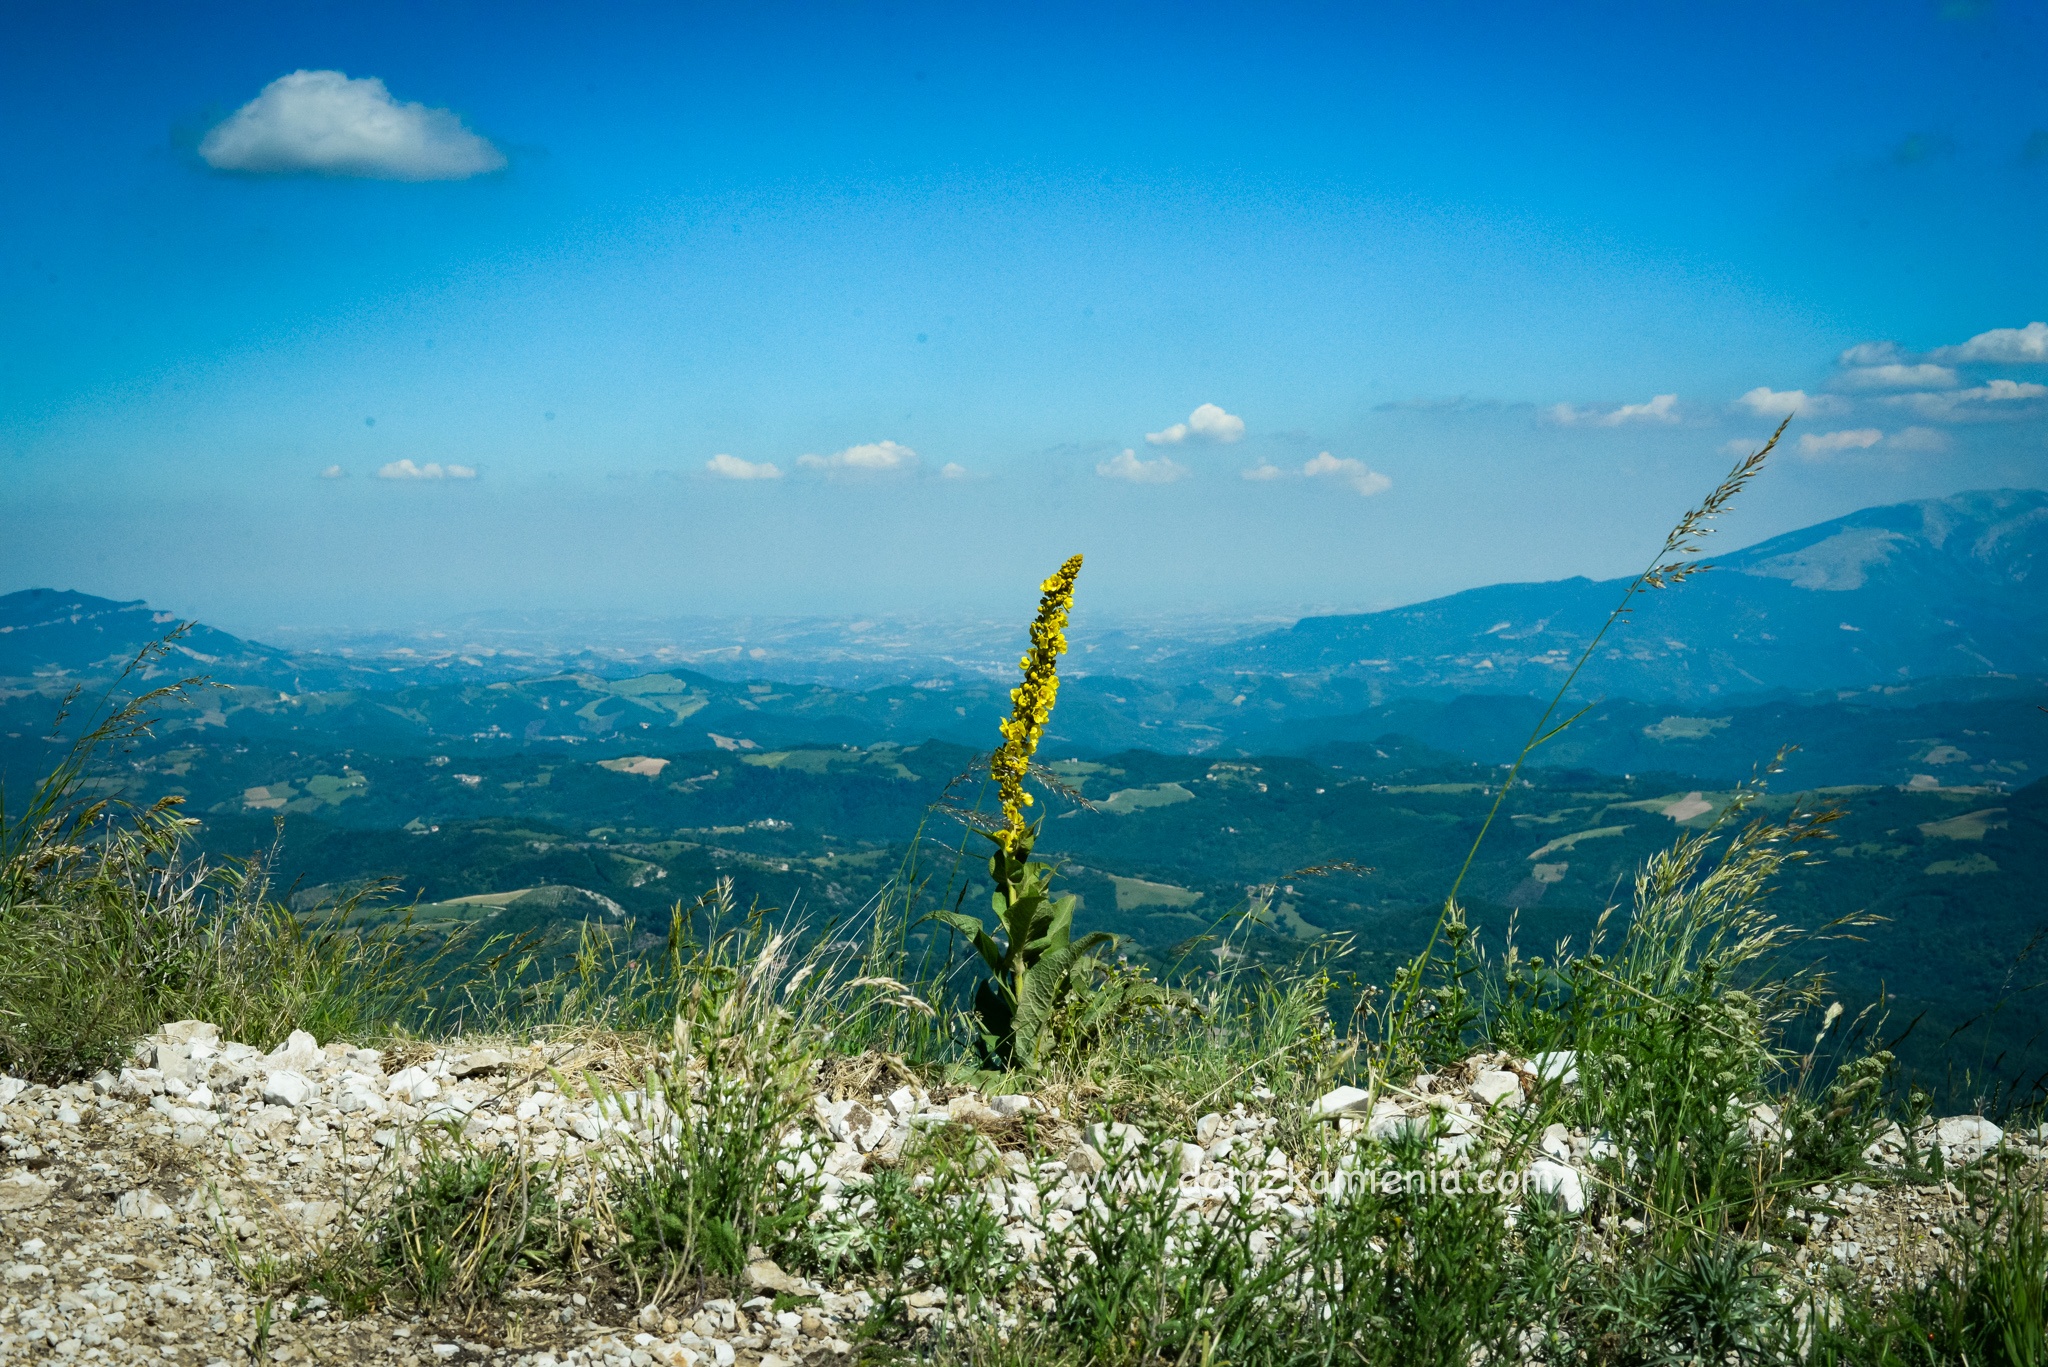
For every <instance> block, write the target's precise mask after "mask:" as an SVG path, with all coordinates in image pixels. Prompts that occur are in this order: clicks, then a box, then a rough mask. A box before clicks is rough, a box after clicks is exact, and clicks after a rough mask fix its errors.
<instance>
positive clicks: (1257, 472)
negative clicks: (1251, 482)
mask: <svg viewBox="0 0 2048 1367" xmlns="http://www.w3.org/2000/svg"><path fill="white" fill-rule="evenodd" d="M1285 473H1286V471H1284V470H1282V469H1281V468H1280V467H1279V466H1277V465H1275V464H1274V463H1273V462H1272V461H1270V460H1262V461H1260V462H1259V463H1258V464H1257V465H1254V466H1253V467H1252V468H1251V469H1249V470H1246V471H1245V472H1244V477H1245V478H1246V479H1257V480H1267V479H1278V478H1280V476H1281V475H1283V474H1285Z"/></svg>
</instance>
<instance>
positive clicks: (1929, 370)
mask: <svg viewBox="0 0 2048 1367" xmlns="http://www.w3.org/2000/svg"><path fill="white" fill-rule="evenodd" d="M1835 383H1836V384H1838V385H1840V386H1841V387H1842V388H1844V389H1953V388H1955V386H1956V385H1957V383H1958V380H1957V377H1956V373H1955V371H1953V370H1951V369H1950V368H1949V367H1947V366H1945V365H1931V364H1928V363H1927V362H1925V361H1922V362H1920V363H1918V364H1910V365H1909V364H1906V363H1904V362H1900V361H1888V362H1886V363H1884V364H1883V365H1863V366H1850V367H1848V368H1846V369H1844V370H1843V371H1842V372H1841V373H1840V374H1838V375H1836V376H1835Z"/></svg>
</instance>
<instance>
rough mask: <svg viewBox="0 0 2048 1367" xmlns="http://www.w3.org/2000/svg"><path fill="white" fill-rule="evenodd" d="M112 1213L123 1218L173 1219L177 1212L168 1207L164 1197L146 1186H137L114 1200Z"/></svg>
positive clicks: (175, 1217)
mask: <svg viewBox="0 0 2048 1367" xmlns="http://www.w3.org/2000/svg"><path fill="white" fill-rule="evenodd" d="M114 1214H115V1216H116V1217H117V1218H119V1219H123V1220H175V1219H177V1218H178V1213H177V1212H176V1211H174V1210H172V1209H171V1208H170V1206H169V1205H168V1204H167V1203H166V1202H165V1201H164V1199H163V1198H162V1197H160V1196H158V1195H157V1194H156V1193H155V1192H153V1191H151V1190H150V1189H149V1188H148V1187H137V1188H136V1189H135V1190H133V1191H130V1192H124V1193H123V1194H122V1196H121V1199H120V1200H118V1201H116V1202H114Z"/></svg>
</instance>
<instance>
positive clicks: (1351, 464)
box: [1301, 451, 1394, 498]
mask: <svg viewBox="0 0 2048 1367" xmlns="http://www.w3.org/2000/svg"><path fill="white" fill-rule="evenodd" d="M1301 473H1302V474H1303V475H1304V476H1306V477H1307V478H1309V479H1318V478H1332V479H1337V480H1341V481H1343V482H1344V483H1345V484H1348V485H1350V486H1351V488H1352V489H1353V490H1354V491H1356V492H1357V493H1358V495H1359V496H1360V497H1361V498H1371V497H1372V496H1373V495H1374V494H1383V493H1385V492H1386V491H1387V490H1389V489H1391V488H1393V487H1394V481H1392V480H1391V479H1388V478H1387V477H1386V476H1385V475H1383V474H1381V473H1380V472H1379V471H1377V470H1374V469H1372V468H1371V467H1370V466H1368V465H1367V464H1366V463H1365V462H1364V461H1362V460H1353V459H1350V458H1349V457H1340V456H1333V455H1331V454H1330V453H1329V452H1328V451H1325V452H1323V453H1322V454H1321V455H1318V456H1315V457H1313V458H1312V459H1310V460H1309V461H1308V463H1307V464H1305V465H1303V466H1302V467H1301Z"/></svg>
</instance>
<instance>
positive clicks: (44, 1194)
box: [0, 1172, 57, 1210]
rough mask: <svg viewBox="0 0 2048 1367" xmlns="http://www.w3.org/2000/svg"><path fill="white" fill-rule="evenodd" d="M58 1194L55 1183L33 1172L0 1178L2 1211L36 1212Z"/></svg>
mask: <svg viewBox="0 0 2048 1367" xmlns="http://www.w3.org/2000/svg"><path fill="white" fill-rule="evenodd" d="M56 1194H57V1184H56V1183H55V1182H45V1181H44V1180H43V1179H42V1178H40V1177H38V1176H36V1175H35V1174H34V1173H32V1172H17V1173H13V1174H11V1175H10V1176H7V1177H0V1210H34V1209H35V1208H36V1207H37V1206H40V1205H42V1204H43V1203H44V1202H45V1201H48V1200H49V1199H50V1198H51V1197H52V1196H55V1195H56Z"/></svg>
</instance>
